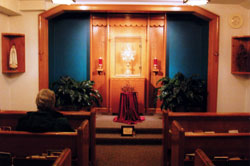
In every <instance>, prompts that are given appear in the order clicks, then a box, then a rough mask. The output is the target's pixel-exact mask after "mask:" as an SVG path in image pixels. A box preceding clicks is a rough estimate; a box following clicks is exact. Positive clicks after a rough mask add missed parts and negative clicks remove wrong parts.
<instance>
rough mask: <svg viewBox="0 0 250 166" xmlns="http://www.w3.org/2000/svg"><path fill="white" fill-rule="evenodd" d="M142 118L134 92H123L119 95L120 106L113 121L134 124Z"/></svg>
mask: <svg viewBox="0 0 250 166" xmlns="http://www.w3.org/2000/svg"><path fill="white" fill-rule="evenodd" d="M143 120H144V117H140V115H139V112H138V102H137V96H136V92H123V93H121V95H120V107H119V114H118V117H115V118H114V121H115V122H122V123H127V124H134V123H137V122H141V121H143Z"/></svg>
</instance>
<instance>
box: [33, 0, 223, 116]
mask: <svg viewBox="0 0 250 166" xmlns="http://www.w3.org/2000/svg"><path fill="white" fill-rule="evenodd" d="M76 11H77V12H90V13H100V12H104V13H191V14H193V15H195V16H197V17H200V18H202V19H204V20H207V21H209V44H208V78H207V84H208V87H207V90H208V102H207V111H208V112H216V109H217V88H218V59H219V58H218V56H219V16H218V15H216V14H214V13H212V12H209V11H207V10H205V9H203V8H201V7H197V6H171V5H110V4H109V5H96V4H95V5H60V6H56V7H54V8H52V9H50V10H48V11H45V12H43V13H41V14H40V15H39V19H38V25H39V26H38V28H39V33H38V39H39V46H38V47H39V89H43V88H48V87H49V71H48V70H49V45H48V43H49V39H48V37H49V35H48V29H49V27H48V21H49V19H51V18H54V17H56V16H58V15H61V14H63V13H65V12H76ZM90 47H91V46H90Z"/></svg>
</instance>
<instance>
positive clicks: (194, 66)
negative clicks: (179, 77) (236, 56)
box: [166, 14, 209, 80]
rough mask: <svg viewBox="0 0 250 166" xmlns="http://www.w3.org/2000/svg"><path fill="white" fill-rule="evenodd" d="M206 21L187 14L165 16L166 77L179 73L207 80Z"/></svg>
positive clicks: (207, 28) (207, 26)
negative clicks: (194, 75) (196, 75)
mask: <svg viewBox="0 0 250 166" xmlns="http://www.w3.org/2000/svg"><path fill="white" fill-rule="evenodd" d="M208 32H209V25H208V22H207V21H204V20H201V19H199V18H197V17H195V16H193V15H189V14H185V15H183V14H168V15H167V58H166V59H167V63H166V64H167V66H166V69H167V71H166V72H167V73H166V74H167V75H168V76H169V77H171V78H173V76H174V75H175V74H176V73H177V72H181V73H183V74H184V75H185V76H187V77H190V76H191V75H192V74H198V75H199V78H201V79H204V80H207V67H208Z"/></svg>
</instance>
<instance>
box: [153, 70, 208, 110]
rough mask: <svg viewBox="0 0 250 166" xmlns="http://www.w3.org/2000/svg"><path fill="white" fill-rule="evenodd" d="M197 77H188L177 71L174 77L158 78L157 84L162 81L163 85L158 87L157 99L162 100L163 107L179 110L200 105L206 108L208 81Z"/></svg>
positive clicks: (202, 108)
mask: <svg viewBox="0 0 250 166" xmlns="http://www.w3.org/2000/svg"><path fill="white" fill-rule="evenodd" d="M195 77H196V76H191V77H189V78H186V77H185V76H184V75H183V74H182V73H177V74H176V75H175V76H174V78H172V79H171V78H169V77H167V76H166V77H163V78H161V79H160V80H158V81H157V84H158V83H160V82H161V86H160V87H159V88H157V92H158V95H157V97H156V99H159V100H161V101H162V104H161V109H165V110H167V109H170V110H172V111H175V112H177V111H178V112H179V111H189V109H190V108H192V107H193V108H194V107H196V108H197V107H198V108H200V109H201V110H205V109H206V99H207V88H206V83H205V81H204V80H201V79H197V78H195Z"/></svg>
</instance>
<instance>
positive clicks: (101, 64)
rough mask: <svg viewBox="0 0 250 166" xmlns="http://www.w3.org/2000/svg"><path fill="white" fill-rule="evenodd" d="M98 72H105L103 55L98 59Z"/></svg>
mask: <svg viewBox="0 0 250 166" xmlns="http://www.w3.org/2000/svg"><path fill="white" fill-rule="evenodd" d="M97 72H98V74H99V75H100V74H101V73H102V72H103V59H102V57H100V58H99V59H98V68H97Z"/></svg>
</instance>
